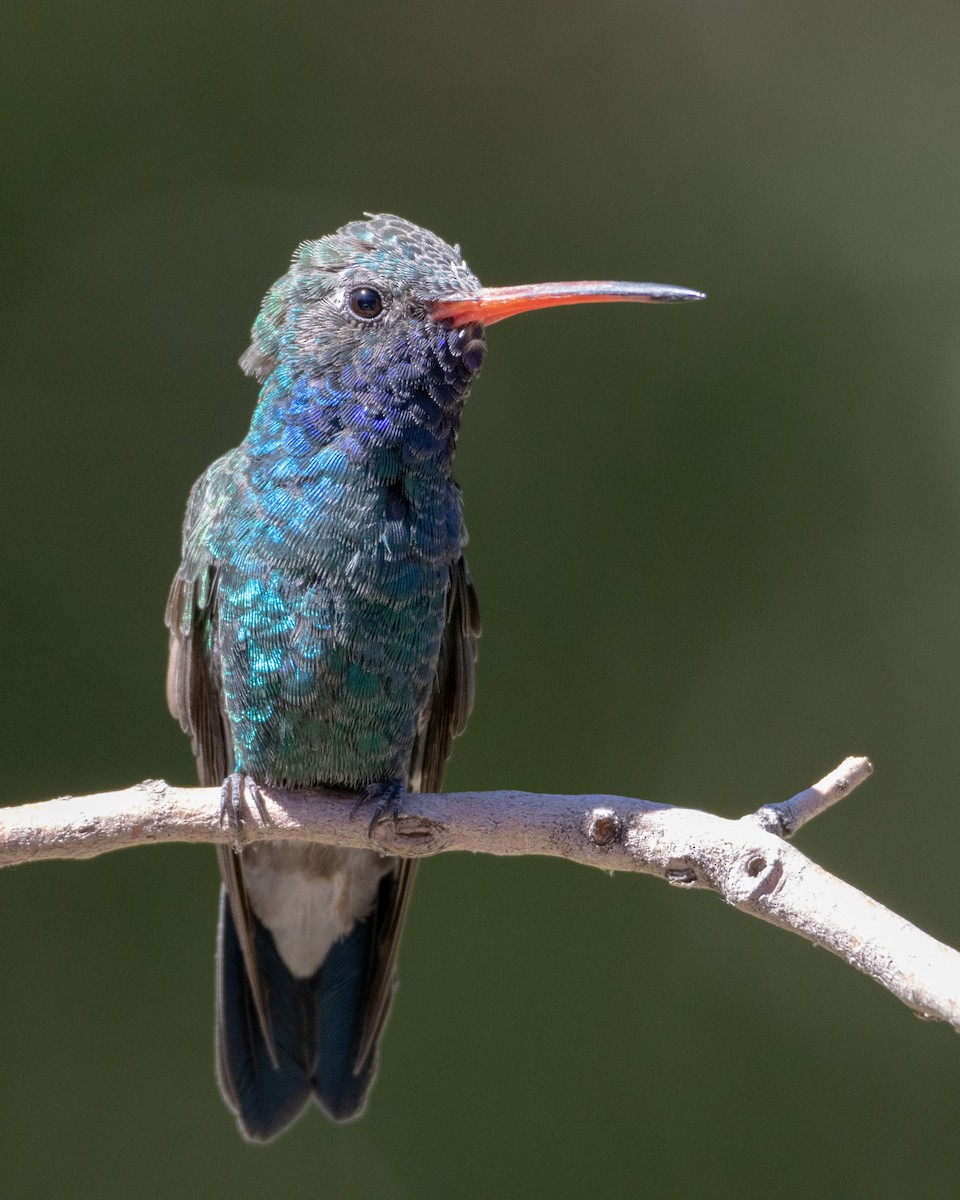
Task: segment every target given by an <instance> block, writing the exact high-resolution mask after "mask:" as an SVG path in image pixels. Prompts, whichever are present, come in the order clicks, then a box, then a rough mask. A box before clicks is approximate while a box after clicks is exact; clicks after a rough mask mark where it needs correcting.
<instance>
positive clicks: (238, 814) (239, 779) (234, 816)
mask: <svg viewBox="0 0 960 1200" xmlns="http://www.w3.org/2000/svg"><path fill="white" fill-rule="evenodd" d="M247 799H249V800H250V801H251V802H252V806H253V808H254V809H255V810H256V813H257V816H258V817H259V818H260V821H261V822H262V823H263V824H264V825H268V824H269V823H270V818H269V816H268V815H267V809H266V806H265V805H264V803H263V797H262V796H261V795H260V788H259V787H258V786H257V784H256V783H255V782H254V781H253V780H252V779H251V778H250V776H249V775H244V774H243V772H242V771H233V772H232V773H231V774H230V775H228V776H227V777H226V779H225V780H224V781H223V787H222V788H221V789H220V824H221V825H226V824H227V823H228V822H229V823H230V825H231V826H232V827H233V831H234V835H235V839H236V840H235V841H234V847H233V848H234V849H235V850H236V851H237V852H238V853H239V851H240V839H241V835H242V833H243V822H244V816H245V813H246V812H247V811H249V806H248V805H247V803H246V800H247Z"/></svg>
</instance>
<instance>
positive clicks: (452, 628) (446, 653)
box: [354, 556, 480, 1074]
mask: <svg viewBox="0 0 960 1200" xmlns="http://www.w3.org/2000/svg"><path fill="white" fill-rule="evenodd" d="M479 637H480V608H479V605H478V603H477V593H476V591H475V590H474V587H473V582H472V581H471V579H470V572H469V571H468V570H467V563H466V559H465V558H463V557H462V556H461V557H460V558H459V559H458V560H457V562H456V563H454V564H453V566H452V567H451V569H450V585H449V588H448V591H447V614H446V624H445V626H444V633H443V641H442V642H441V645H440V657H439V659H438V661H437V674H436V677H435V679H434V682H433V689H432V691H431V695H430V698H429V700H428V703H427V705H426V706H425V709H424V712H423V714H422V717H421V721H420V728H419V730H418V732H417V739H416V742H415V743H414V747H413V754H412V755H411V760H410V772H409V776H408V779H407V788H408V790H409V791H411V792H437V791H439V790H440V787H441V785H442V783H443V772H444V768H445V767H446V765H447V759H448V758H449V757H450V748H451V745H452V743H453V739H454V738H455V737H457V736H458V735H459V734H461V733H462V732H463V730H464V729H465V728H466V724H467V718H468V717H469V716H470V713H471V710H472V709H473V698H474V692H475V680H476V663H477V639H478V638H479ZM418 865H419V864H418V863H417V861H416V860H415V859H412V858H405V859H403V860H402V861H401V862H400V865H399V867H398V868H397V873H396V876H395V882H394V884H393V894H392V895H391V897H390V899H389V902H388V903H386V904H381V905H378V906H377V910H376V912H377V917H378V919H380V920H381V925H380V928H378V929H377V931H376V938H377V942H378V946H379V952H378V953H377V954H376V955H375V956H374V959H373V962H374V974H373V976H372V978H371V980H370V984H369V992H368V995H369V1000H368V1001H367V1004H366V1016H365V1021H364V1027H363V1033H362V1036H361V1038H360V1044H359V1050H358V1052H357V1059H356V1063H355V1064H354V1073H355V1074H360V1073H361V1072H362V1071H363V1070H364V1068H365V1067H366V1065H367V1062H368V1060H369V1056H370V1054H371V1053H372V1051H373V1049H374V1048H375V1047H376V1045H377V1041H378V1039H379V1037H380V1033H381V1031H382V1029H383V1023H384V1021H385V1020H386V1017H387V1013H388V1011H389V1009H390V1001H391V999H392V996H393V985H394V966H395V963H396V957H397V947H398V945H399V942H400V934H401V931H402V930H403V922H404V918H405V917H406V913H407V907H408V905H409V902H410V892H411V888H412V886H413V880H414V877H415V875H416V872H417V866H418Z"/></svg>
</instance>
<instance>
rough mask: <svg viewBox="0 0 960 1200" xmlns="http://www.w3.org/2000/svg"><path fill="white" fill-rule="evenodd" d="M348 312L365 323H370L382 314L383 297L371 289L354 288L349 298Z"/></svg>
mask: <svg viewBox="0 0 960 1200" xmlns="http://www.w3.org/2000/svg"><path fill="white" fill-rule="evenodd" d="M349 304H350V311H351V312H352V313H353V314H354V316H357V317H363V319H364V320H365V321H372V320H373V319H374V317H379V316H380V314H381V313H382V312H383V297H382V296H381V295H380V293H379V292H378V291H377V289H376V288H372V287H355V288H354V289H353V291H352V292H351V293H350V297H349Z"/></svg>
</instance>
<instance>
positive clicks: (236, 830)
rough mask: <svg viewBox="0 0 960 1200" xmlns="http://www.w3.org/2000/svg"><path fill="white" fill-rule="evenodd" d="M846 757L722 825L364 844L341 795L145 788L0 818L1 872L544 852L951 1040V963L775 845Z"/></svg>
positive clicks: (957, 974)
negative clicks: (794, 949)
mask: <svg viewBox="0 0 960 1200" xmlns="http://www.w3.org/2000/svg"><path fill="white" fill-rule="evenodd" d="M871 770H872V768H871V766H870V763H869V762H868V761H867V759H865V758H848V759H846V760H845V761H844V762H843V763H841V764H840V766H839V767H837V769H836V770H835V771H832V772H831V773H830V774H829V775H827V776H826V777H825V778H824V779H822V780H821V781H820V782H819V783H817V784H815V785H814V786H813V787H812V788H807V789H806V791H803V792H800V793H799V794H798V795H796V796H794V797H792V798H791V799H789V800H785V801H782V802H781V803H777V804H768V805H764V806H763V807H762V808H760V809H758V810H757V811H756V812H753V813H750V814H748V815H747V816H744V817H741V818H740V819H739V820H728V819H725V818H722V817H716V816H712V815H711V814H709V813H705V812H699V811H697V810H695V809H686V808H675V807H671V806H670V805H666V804H654V803H650V802H647V801H643V800H632V799H628V798H626V797H623V796H558V795H541V794H537V793H531V792H512V791H501V792H449V793H439V794H437V795H416V796H410V797H408V798H407V800H406V801H405V808H404V812H403V814H402V815H401V816H400V818H399V819H398V820H397V821H396V822H395V821H394V820H393V819H392V818H389V817H386V818H383V819H381V821H380V822H379V824H378V825H377V826H376V828H375V829H374V830H373V832H372V835H371V834H370V833H368V822H369V811H368V810H366V809H364V808H361V809H360V811H359V812H358V811H356V806H357V797H356V795H355V794H354V793H350V792H337V791H326V790H319V789H317V790H312V791H300V792H289V791H281V790H279V789H275V788H261V789H259V793H260V798H261V802H262V811H263V814H264V816H265V818H266V819H265V820H264V819H262V818H261V816H260V815H259V813H258V812H257V807H256V806H255V805H253V804H248V805H247V812H246V814H245V817H244V819H243V820H242V821H241V822H240V824H239V826H238V825H237V824H236V823H235V822H234V821H233V820H232V819H230V820H228V821H226V822H224V821H223V820H222V819H221V799H220V795H221V794H220V790H219V789H218V788H200V787H195V788H177V787H172V786H170V785H169V784H167V783H163V782H161V781H154V780H149V781H147V782H145V783H141V784H137V785H136V786H135V787H132V788H127V789H126V790H124V791H120V792H103V793H100V794H98V795H93V796H83V797H76V798H73V797H70V798H63V799H59V800H48V801H45V802H43V803H40V804H26V805H23V806H21V807H19V808H8V809H2V810H0V867H3V866H14V865H16V864H18V863H26V862H34V861H37V860H39V859H53V858H91V857H93V856H95V855H98V854H102V853H104V852H106V851H108V850H119V849H123V848H125V847H128V846H138V845H143V844H145V843H155V842H206V843H225V844H231V843H233V844H235V845H238V846H239V845H247V844H250V843H252V842H255V841H259V840H263V839H274V838H301V839H309V840H312V841H318V842H326V843H331V844H335V845H340V846H350V847H358V848H362V847H370V846H371V845H373V846H374V847H376V848H378V849H380V850H382V851H384V852H385V853H390V854H399V855H403V856H407V857H425V856H427V855H432V854H438V853H440V852H442V851H447V850H472V851H477V852H483V853H488V854H498V855H511V854H549V855H554V856H558V857H561V858H567V859H570V860H571V861H573V862H579V863H584V864H586V865H588V866H593V867H600V868H601V869H603V870H607V871H642V872H646V873H648V874H652V875H659V876H661V877H662V878H664V879H666V880H667V881H668V882H670V883H672V884H675V885H677V886H680V887H702V888H709V889H711V890H713V891H715V892H718V893H719V894H720V895H721V896H722V897H723V898H724V899H725V900H726V901H727V903H728V904H732V905H734V906H735V907H737V908H739V909H741V910H742V911H744V912H747V913H751V914H752V915H753V916H757V917H762V918H763V919H764V920H766V921H770V922H772V923H773V924H775V925H779V926H780V927H781V928H783V929H789V930H792V931H793V932H794V933H798V934H800V935H801V936H802V937H805V938H807V939H808V940H809V941H811V942H813V943H814V944H815V945H818V946H822V947H824V948H825V949H827V950H830V951H832V953H834V954H836V955H838V956H839V957H840V958H842V959H844V960H845V961H846V962H848V963H850V964H851V965H852V966H854V967H856V968H857V969H858V970H860V971H863V972H864V974H866V975H869V976H870V977H871V978H872V979H874V980H876V982H877V983H879V984H881V985H882V986H883V987H885V988H887V990H888V991H890V992H892V993H893V995H895V996H896V997H897V998H898V999H900V1000H902V1001H903V1002H904V1004H907V1005H909V1006H910V1008H912V1009H913V1010H914V1011H915V1012H916V1013H918V1014H920V1015H921V1016H924V1017H927V1018H930V1019H939V1020H944V1021H948V1022H949V1023H950V1024H951V1025H952V1026H953V1027H954V1028H955V1029H957V1030H958V1031H960V954H958V953H957V951H955V950H953V949H951V948H950V947H949V946H945V945H944V944H943V943H941V942H938V941H935V940H934V939H933V938H931V937H929V936H928V935H927V934H925V933H923V932H922V931H921V930H919V929H917V928H916V927H915V926H913V925H911V924H909V922H907V921H905V920H903V918H902V917H898V916H897V915H896V914H895V913H892V912H890V911H889V909H886V908H884V907H883V906H882V905H880V904H878V903H877V902H876V901H875V900H872V899H870V897H869V896H866V895H864V894H863V893H862V892H859V891H857V889H856V888H853V887H851V886H850V885H849V884H846V883H844V882H843V881H842V880H840V879H837V878H836V877H835V876H833V875H830V874H829V873H828V872H827V871H824V870H823V869H822V868H821V867H818V866H817V865H816V863H813V862H811V861H810V860H809V859H808V858H806V857H805V856H804V855H803V854H801V853H800V851H799V850H797V849H796V848H795V847H794V846H791V845H789V844H788V843H787V842H786V841H785V838H786V837H788V836H789V835H790V834H792V833H793V832H794V831H795V830H797V829H799V828H800V826H801V825H803V824H804V823H805V822H806V821H808V820H810V819H811V818H812V817H814V816H816V815H817V814H818V813H820V812H822V811H823V810H824V809H826V808H828V807H829V806H830V805H831V804H834V803H836V801H837V800H839V799H841V798H842V797H843V796H845V795H848V794H849V793H850V792H851V791H852V790H853V789H854V788H855V787H856V786H857V785H858V784H859V783H861V782H862V781H863V780H864V779H866V778H867V777H868V775H869V774H870V772H871Z"/></svg>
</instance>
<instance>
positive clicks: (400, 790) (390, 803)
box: [350, 779, 407, 837]
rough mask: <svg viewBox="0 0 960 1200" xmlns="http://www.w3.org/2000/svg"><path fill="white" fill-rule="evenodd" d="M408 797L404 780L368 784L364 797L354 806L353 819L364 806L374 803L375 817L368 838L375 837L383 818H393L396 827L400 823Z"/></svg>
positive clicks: (368, 830) (371, 821)
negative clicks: (375, 831)
mask: <svg viewBox="0 0 960 1200" xmlns="http://www.w3.org/2000/svg"><path fill="white" fill-rule="evenodd" d="M406 795H407V788H406V785H405V784H404V782H403V780H402V779H388V780H386V782H381V783H368V784H367V786H366V787H365V788H364V789H363V795H362V796H361V797H360V799H359V800H358V801H357V802H356V804H355V805H354V806H353V810H352V811H351V813H350V816H351V818H353V817H355V816H356V815H357V813H358V812H359V811H360V809H361V808H363V807H364V805H366V804H370V803H372V804H373V816H372V817H371V819H370V825H369V827H368V829H367V836H368V837H373V831H374V829H376V827H377V825H378V823H379V822H380V819H381V818H382V817H384V816H389V817H393V823H394V825H396V824H397V823H398V822H399V820H400V814H401V813H402V812H403V801H404V799H405V797H406Z"/></svg>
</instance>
